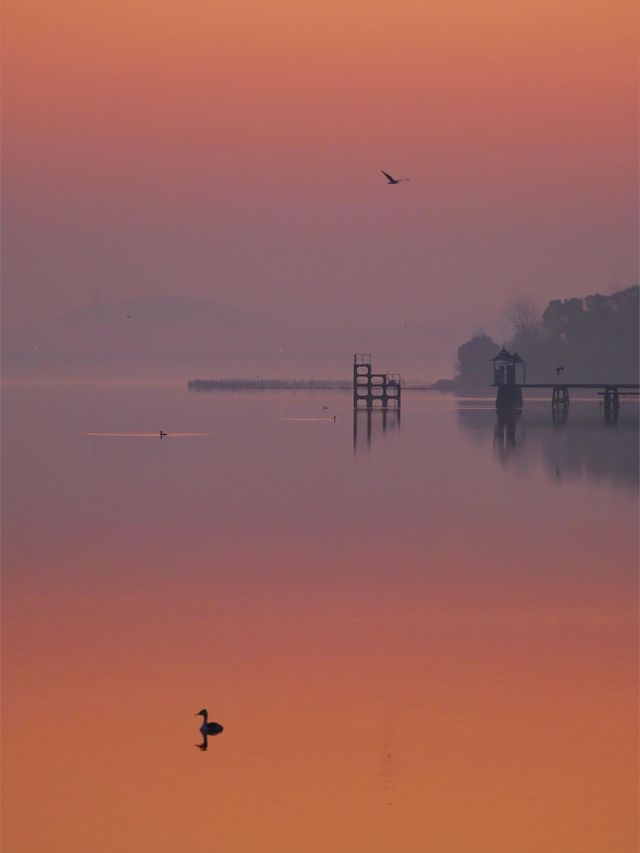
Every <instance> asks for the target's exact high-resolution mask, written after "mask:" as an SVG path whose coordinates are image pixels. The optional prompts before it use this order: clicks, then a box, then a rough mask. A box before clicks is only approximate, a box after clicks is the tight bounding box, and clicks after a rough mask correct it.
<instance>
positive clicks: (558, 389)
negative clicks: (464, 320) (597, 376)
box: [492, 347, 640, 418]
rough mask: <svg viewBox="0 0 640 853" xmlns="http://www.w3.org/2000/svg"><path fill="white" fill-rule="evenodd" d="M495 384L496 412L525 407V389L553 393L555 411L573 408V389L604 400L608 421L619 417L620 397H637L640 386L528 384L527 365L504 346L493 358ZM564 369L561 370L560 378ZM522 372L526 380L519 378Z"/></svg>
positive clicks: (592, 383) (610, 383) (584, 383)
mask: <svg viewBox="0 0 640 853" xmlns="http://www.w3.org/2000/svg"><path fill="white" fill-rule="evenodd" d="M492 362H493V385H492V387H494V388H497V389H498V392H497V394H496V409H498V410H499V411H509V410H514V409H521V408H522V405H523V397H522V389H523V388H537V389H550V390H551V407H552V409H554V410H565V411H566V410H567V409H568V408H569V399H570V395H569V389H575V388H580V389H583V390H591V391H597V392H598V395H599V396H601V397H603V398H604V400H603V403H604V412H605V418H606V417H607V416H609V415H612V414H614V415H617V413H618V411H619V409H620V397H626V396H637V395H638V394H639V393H640V385H639V384H638V383H634V382H558V381H556V382H527V381H526V365H525V363H524V361H523V360H522V359H521V358H520V356H519V355H518V354H517V353H510V352H509V351H508V350H506V349H505V348H504V347H503V348H502V349H501V350H500V352H499V353H498V354H497V355H496V356H495V358H493V359H492ZM562 370H563V368H561V367H559V368H558V369H557V372H558V375H559V374H560V371H562ZM519 372H521V376H522V379H519V375H518V374H519Z"/></svg>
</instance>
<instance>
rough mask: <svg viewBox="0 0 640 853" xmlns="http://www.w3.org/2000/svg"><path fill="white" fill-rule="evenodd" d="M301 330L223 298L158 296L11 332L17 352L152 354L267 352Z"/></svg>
mask: <svg viewBox="0 0 640 853" xmlns="http://www.w3.org/2000/svg"><path fill="white" fill-rule="evenodd" d="M299 342H300V335H299V334H296V333H295V332H293V331H291V330H290V329H287V328H285V327H284V326H281V325H279V324H278V323H277V322H274V321H273V320H271V319H268V318H265V317H261V316H258V315H256V314H252V313H251V312H248V311H243V310H241V309H238V308H231V307H229V306H228V305H224V304H222V303H220V302H213V301H210V300H206V299H193V298H182V297H155V298H151V299H131V300H127V301H121V302H99V303H96V304H94V305H87V306H83V307H81V308H77V309H74V310H72V311H69V312H68V313H66V314H63V315H61V316H59V317H57V318H56V319H54V320H51V321H48V322H46V323H42V324H39V325H36V326H33V327H30V328H28V329H25V330H24V331H22V332H21V333H19V334H17V335H13V336H11V337H9V336H6V337H5V340H4V342H3V349H5V350H6V351H12V352H32V351H33V350H35V349H37V350H39V351H41V352H57V353H59V352H65V353H101V354H125V355H126V354H149V353H151V354H153V353H162V354H169V353H193V354H198V353H223V352H240V351H242V352H262V351H265V350H274V349H279V348H280V347H282V346H284V347H291V346H294V345H296V344H299Z"/></svg>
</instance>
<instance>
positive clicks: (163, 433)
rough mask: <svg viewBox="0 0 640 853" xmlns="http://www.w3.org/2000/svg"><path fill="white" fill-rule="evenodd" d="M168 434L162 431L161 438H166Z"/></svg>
mask: <svg viewBox="0 0 640 853" xmlns="http://www.w3.org/2000/svg"><path fill="white" fill-rule="evenodd" d="M166 434H167V433H166V432H162V430H160V438H164V437H165V435H166Z"/></svg>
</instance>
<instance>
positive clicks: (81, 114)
mask: <svg viewBox="0 0 640 853" xmlns="http://www.w3.org/2000/svg"><path fill="white" fill-rule="evenodd" d="M3 30H4V151H3V168H4V198H5V201H4V216H3V230H4V272H5V275H4V309H5V310H4V321H5V323H6V324H7V328H10V329H11V328H17V327H21V326H23V325H25V324H28V323H30V322H32V321H36V320H40V319H44V318H47V317H49V316H51V315H54V314H56V313H59V312H63V311H65V310H67V309H69V308H72V307H74V306H76V305H81V304H86V303H90V302H92V301H94V300H95V299H96V298H100V299H101V300H110V299H126V298H130V297H131V298H133V297H140V296H147V295H148V296H151V295H156V294H182V295H185V296H200V297H203V296H204V297H210V298H212V299H217V300H220V301H223V302H227V303H229V304H231V305H237V306H240V307H246V308H251V309H253V310H256V311H260V312H263V313H265V314H267V315H270V316H274V317H278V318H279V319H280V320H281V321H284V322H286V323H288V324H291V325H299V326H301V327H303V328H309V329H311V330H314V331H318V330H319V329H321V328H323V326H325V325H326V324H327V323H330V324H331V325H332V326H334V327H342V328H344V329H346V328H349V327H351V326H354V327H356V326H357V327H358V328H362V327H363V326H364V327H366V326H374V327H379V326H381V325H384V324H385V323H392V324H398V323H402V322H403V321H405V320H406V319H407V318H408V317H410V318H411V319H412V320H417V321H423V322H425V323H442V324H447V325H451V322H452V318H453V320H454V321H455V323H458V324H459V329H460V333H461V334H463V333H467V332H470V331H472V330H473V329H474V328H477V327H478V326H479V325H482V324H489V325H490V324H491V323H493V322H494V320H495V317H496V316H497V315H498V314H499V312H500V310H501V309H502V307H503V305H504V303H505V302H506V301H507V300H508V299H509V298H510V297H511V296H512V295H513V294H514V293H522V294H530V295H532V296H535V297H536V298H537V299H538V300H539V302H540V303H544V302H546V301H547V300H548V299H550V298H553V297H567V296H572V295H583V294H586V293H590V292H594V291H597V290H600V291H607V290H610V289H612V288H614V287H615V286H616V285H619V286H623V285H627V284H629V283H631V282H632V281H633V280H634V279H635V278H636V276H637V228H638V204H637V142H638V139H637V119H638V101H637V95H638V93H637V75H636V71H637V69H636V61H637V47H638V29H637V8H636V3H635V2H633V0H562V2H558V0H483V2H482V3H479V2H477V0H428V2H425V0H397V2H394V3H391V2H389V0H384V2H380V0H369V2H366V3H364V2H357V0H325V2H323V3H310V2H307V3H305V2H302V3H301V2H300V0H272V2H269V3H266V2H264V0H262V2H261V0H218V2H211V0H206V2H205V0H181V2H179V3H178V2H175V0H165V2H157V0H126V2H124V0H108V2H107V0H91V2H87V0H60V2H56V3H49V2H45V3H43V2H36V0H6V2H5V4H4V27H3ZM380 169H385V170H387V171H389V172H391V173H392V174H394V175H398V176H410V177H411V182H409V183H404V184H400V185H399V186H395V187H389V186H387V185H386V184H385V183H384V179H383V177H382V175H381V174H380V172H379V170H380ZM340 303H342V304H340ZM337 306H340V310H338V309H337ZM456 331H457V330H456ZM459 342H460V341H459V338H455V337H454V339H452V347H455V346H456V345H457V344H458V343H459Z"/></svg>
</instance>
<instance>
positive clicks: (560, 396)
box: [551, 385, 569, 409]
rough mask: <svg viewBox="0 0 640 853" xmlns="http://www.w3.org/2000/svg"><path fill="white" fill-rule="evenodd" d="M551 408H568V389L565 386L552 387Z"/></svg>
mask: <svg viewBox="0 0 640 853" xmlns="http://www.w3.org/2000/svg"><path fill="white" fill-rule="evenodd" d="M551 407H552V408H556V407H558V408H560V407H562V408H565V409H568V408H569V388H568V387H567V386H566V385H554V386H553V394H552V395H551Z"/></svg>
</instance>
